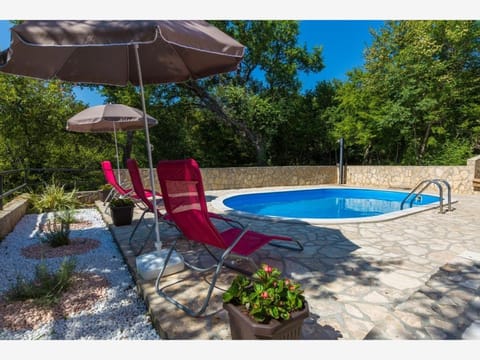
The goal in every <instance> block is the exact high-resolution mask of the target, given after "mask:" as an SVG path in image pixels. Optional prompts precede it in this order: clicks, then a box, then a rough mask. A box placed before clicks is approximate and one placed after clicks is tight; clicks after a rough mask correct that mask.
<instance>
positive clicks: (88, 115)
mask: <svg viewBox="0 0 480 360" xmlns="http://www.w3.org/2000/svg"><path fill="white" fill-rule="evenodd" d="M146 117H147V121H148V127H152V126H155V125H157V124H158V121H157V120H156V119H154V118H153V117H151V116H150V115H148V114H147V116H146ZM144 126H145V123H144V116H143V112H142V111H141V110H139V109H136V108H133V107H130V106H127V105H123V104H106V105H97V106H92V107H89V108H87V109H85V110H83V111H81V112H79V113H78V114H76V115H74V116H73V117H71V118H70V119H68V121H67V130H68V131H74V132H82V133H89V132H92V133H105V132H113V133H114V138H115V156H116V158H117V177H118V181H119V182H121V179H120V160H119V156H118V144H117V131H130V130H139V129H143V128H144Z"/></svg>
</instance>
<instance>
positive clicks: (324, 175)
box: [121, 156, 480, 194]
mask: <svg viewBox="0 0 480 360" xmlns="http://www.w3.org/2000/svg"><path fill="white" fill-rule="evenodd" d="M122 171H123V172H122V174H121V177H122V179H124V180H126V182H127V185H126V186H127V187H128V186H130V184H129V183H128V179H129V175H128V172H127V171H126V170H122ZM201 172H202V177H203V182H204V187H205V190H224V189H243V188H254V187H269V186H302V185H321V184H338V169H337V167H336V166H271V167H229V168H202V169H201ZM141 174H142V177H143V180H144V185H145V187H148V188H149V187H150V186H149V183H150V181H149V177H148V170H147V169H141ZM345 174H346V185H351V186H363V187H378V188H396V189H399V188H401V189H412V188H413V187H415V186H416V185H417V184H418V183H419V182H420V181H422V180H426V179H444V180H446V181H447V182H448V183H449V184H450V186H451V188H452V193H454V194H455V193H457V194H473V193H479V192H478V191H475V190H474V187H473V179H474V178H480V156H477V157H474V158H471V159H469V160H468V161H467V165H465V166H363V165H361V166H353V165H349V166H346V170H345ZM155 186H156V189H157V191H159V190H160V186H159V185H158V182H157V183H156V185H155ZM427 191H433V192H435V193H437V192H438V189H437V187H436V186H435V185H432V187H431V189H428V190H427Z"/></svg>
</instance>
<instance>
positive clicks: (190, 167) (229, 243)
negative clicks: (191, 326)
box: [155, 159, 303, 316]
mask: <svg viewBox="0 0 480 360" xmlns="http://www.w3.org/2000/svg"><path fill="white" fill-rule="evenodd" d="M157 175H158V180H159V182H160V188H161V191H162V196H163V201H164V206H165V209H166V211H167V213H168V214H169V217H170V219H171V220H172V221H173V222H174V223H175V225H176V227H177V228H178V229H179V230H180V231H181V232H182V233H183V235H184V236H185V237H186V238H187V239H188V240H192V241H196V242H198V243H200V244H202V245H203V246H204V247H205V248H206V249H207V251H208V252H209V253H210V255H212V257H213V258H214V259H215V264H213V265H212V266H210V267H208V268H198V267H196V266H194V265H192V264H189V263H187V261H185V265H186V266H187V267H188V268H190V269H192V270H196V271H200V272H205V271H209V270H213V269H215V273H214V275H213V278H212V280H211V282H210V286H209V288H208V292H207V296H206V298H205V301H204V303H203V305H202V306H201V308H200V309H199V310H198V311H194V310H193V309H191V308H188V307H187V306H185V305H184V304H181V303H179V302H178V301H177V300H175V299H174V298H172V297H170V296H169V295H167V294H166V293H165V292H164V291H162V289H161V288H160V287H159V285H160V280H161V277H162V275H163V271H164V269H165V268H166V266H167V264H168V259H169V255H167V258H166V260H165V264H164V269H163V270H162V271H161V272H160V274H159V275H158V277H157V281H156V285H155V286H156V290H157V293H158V294H159V295H161V296H163V297H164V298H165V299H167V300H168V301H170V302H171V303H173V304H175V305H176V306H177V307H178V308H180V309H182V310H183V311H185V312H186V313H187V314H189V315H191V316H198V315H200V314H202V313H203V312H204V311H205V310H206V308H207V306H208V302H209V300H210V297H211V294H212V291H213V288H214V287H215V283H216V280H217V277H218V275H219V274H220V272H221V270H222V268H223V266H224V265H225V266H227V265H226V264H224V263H225V260H226V259H227V258H228V257H230V256H231V257H240V258H243V259H247V260H249V261H250V262H251V263H252V264H253V265H254V267H255V268H257V267H258V266H257V265H256V264H255V263H254V261H253V260H252V259H251V258H250V257H249V256H250V255H251V254H253V253H254V252H255V251H256V250H258V249H260V248H261V247H263V246H264V245H267V244H270V245H275V246H278V247H284V248H288V249H291V250H296V251H301V250H303V246H302V244H301V243H300V242H298V241H297V240H293V239H292V238H290V237H286V236H278V235H267V234H263V233H259V232H256V231H251V230H248V226H247V227H244V226H242V225H241V224H240V223H238V222H232V221H231V220H230V219H226V218H223V217H222V216H220V215H216V216H212V215H211V214H210V213H209V212H208V210H207V201H206V198H205V192H204V188H203V183H202V177H201V173H200V169H199V167H198V164H197V162H196V161H195V160H194V159H186V160H172V161H160V162H159V163H158V164H157ZM212 218H215V219H219V220H224V221H225V222H226V223H227V224H229V225H231V226H229V227H228V229H225V230H219V229H217V227H216V226H215V225H214V224H213V222H212V221H211V219H212ZM175 244H176V240H175V241H174V243H173V245H172V247H171V248H170V252H172V251H173V249H174V247H175ZM208 246H211V247H213V248H216V249H220V250H221V251H222V254H221V256H220V257H216V256H214V255H213V253H212V252H211V251H210V250H209V249H208Z"/></svg>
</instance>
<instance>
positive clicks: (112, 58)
mask: <svg viewBox="0 0 480 360" xmlns="http://www.w3.org/2000/svg"><path fill="white" fill-rule="evenodd" d="M244 50H245V47H244V46H243V45H242V44H240V43H239V42H238V41H236V40H235V39H233V38H231V37H230V36H228V35H227V34H225V33H224V32H222V31H220V30H219V29H218V28H216V27H214V26H213V25H211V24H209V23H207V22H206V21H196V20H171V21H170V20H158V21H155V20H141V21H90V20H87V21H75V20H34V21H33V20H32V21H25V22H23V23H22V24H20V25H16V26H14V27H12V28H11V43H10V47H9V48H8V49H7V50H5V51H3V52H2V53H0V71H2V72H5V73H10V74H17V75H23V76H29V77H35V78H39V79H53V78H58V79H61V80H66V81H70V82H75V83H93V84H110V85H127V84H133V85H136V86H139V87H140V94H141V101H142V110H143V113H144V117H145V118H144V124H145V125H144V127H145V134H146V141H147V155H148V163H149V168H150V187H151V189H152V193H153V194H154V198H153V201H154V203H155V184H154V168H153V161H152V154H151V148H150V137H149V131H148V123H147V117H146V116H147V115H146V114H147V112H146V105H145V95H144V91H143V84H161V83H172V82H182V81H186V80H189V79H199V78H202V77H206V76H210V75H214V74H219V73H225V72H229V71H233V70H235V69H237V67H238V64H239V63H240V61H241V60H242V58H243V55H244ZM154 215H155V235H156V240H157V243H158V244H159V246H160V247H161V242H160V233H159V224H158V216H157V214H156V212H154Z"/></svg>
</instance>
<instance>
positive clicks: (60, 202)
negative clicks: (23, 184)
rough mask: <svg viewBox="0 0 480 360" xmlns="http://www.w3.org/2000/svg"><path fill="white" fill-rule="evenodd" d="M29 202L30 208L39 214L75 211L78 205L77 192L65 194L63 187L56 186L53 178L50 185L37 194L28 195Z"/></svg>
mask: <svg viewBox="0 0 480 360" xmlns="http://www.w3.org/2000/svg"><path fill="white" fill-rule="evenodd" d="M29 201H30V204H31V206H32V208H33V209H34V210H36V211H38V212H40V213H42V212H49V211H59V210H65V209H75V208H76V207H77V206H78V205H79V204H80V202H79V201H78V199H77V190H76V189H74V190H72V191H70V192H66V191H65V188H64V185H60V184H57V182H56V181H55V179H54V178H52V183H51V184H48V185H45V186H44V187H43V188H42V189H41V191H40V193H39V194H37V193H30V196H29Z"/></svg>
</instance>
